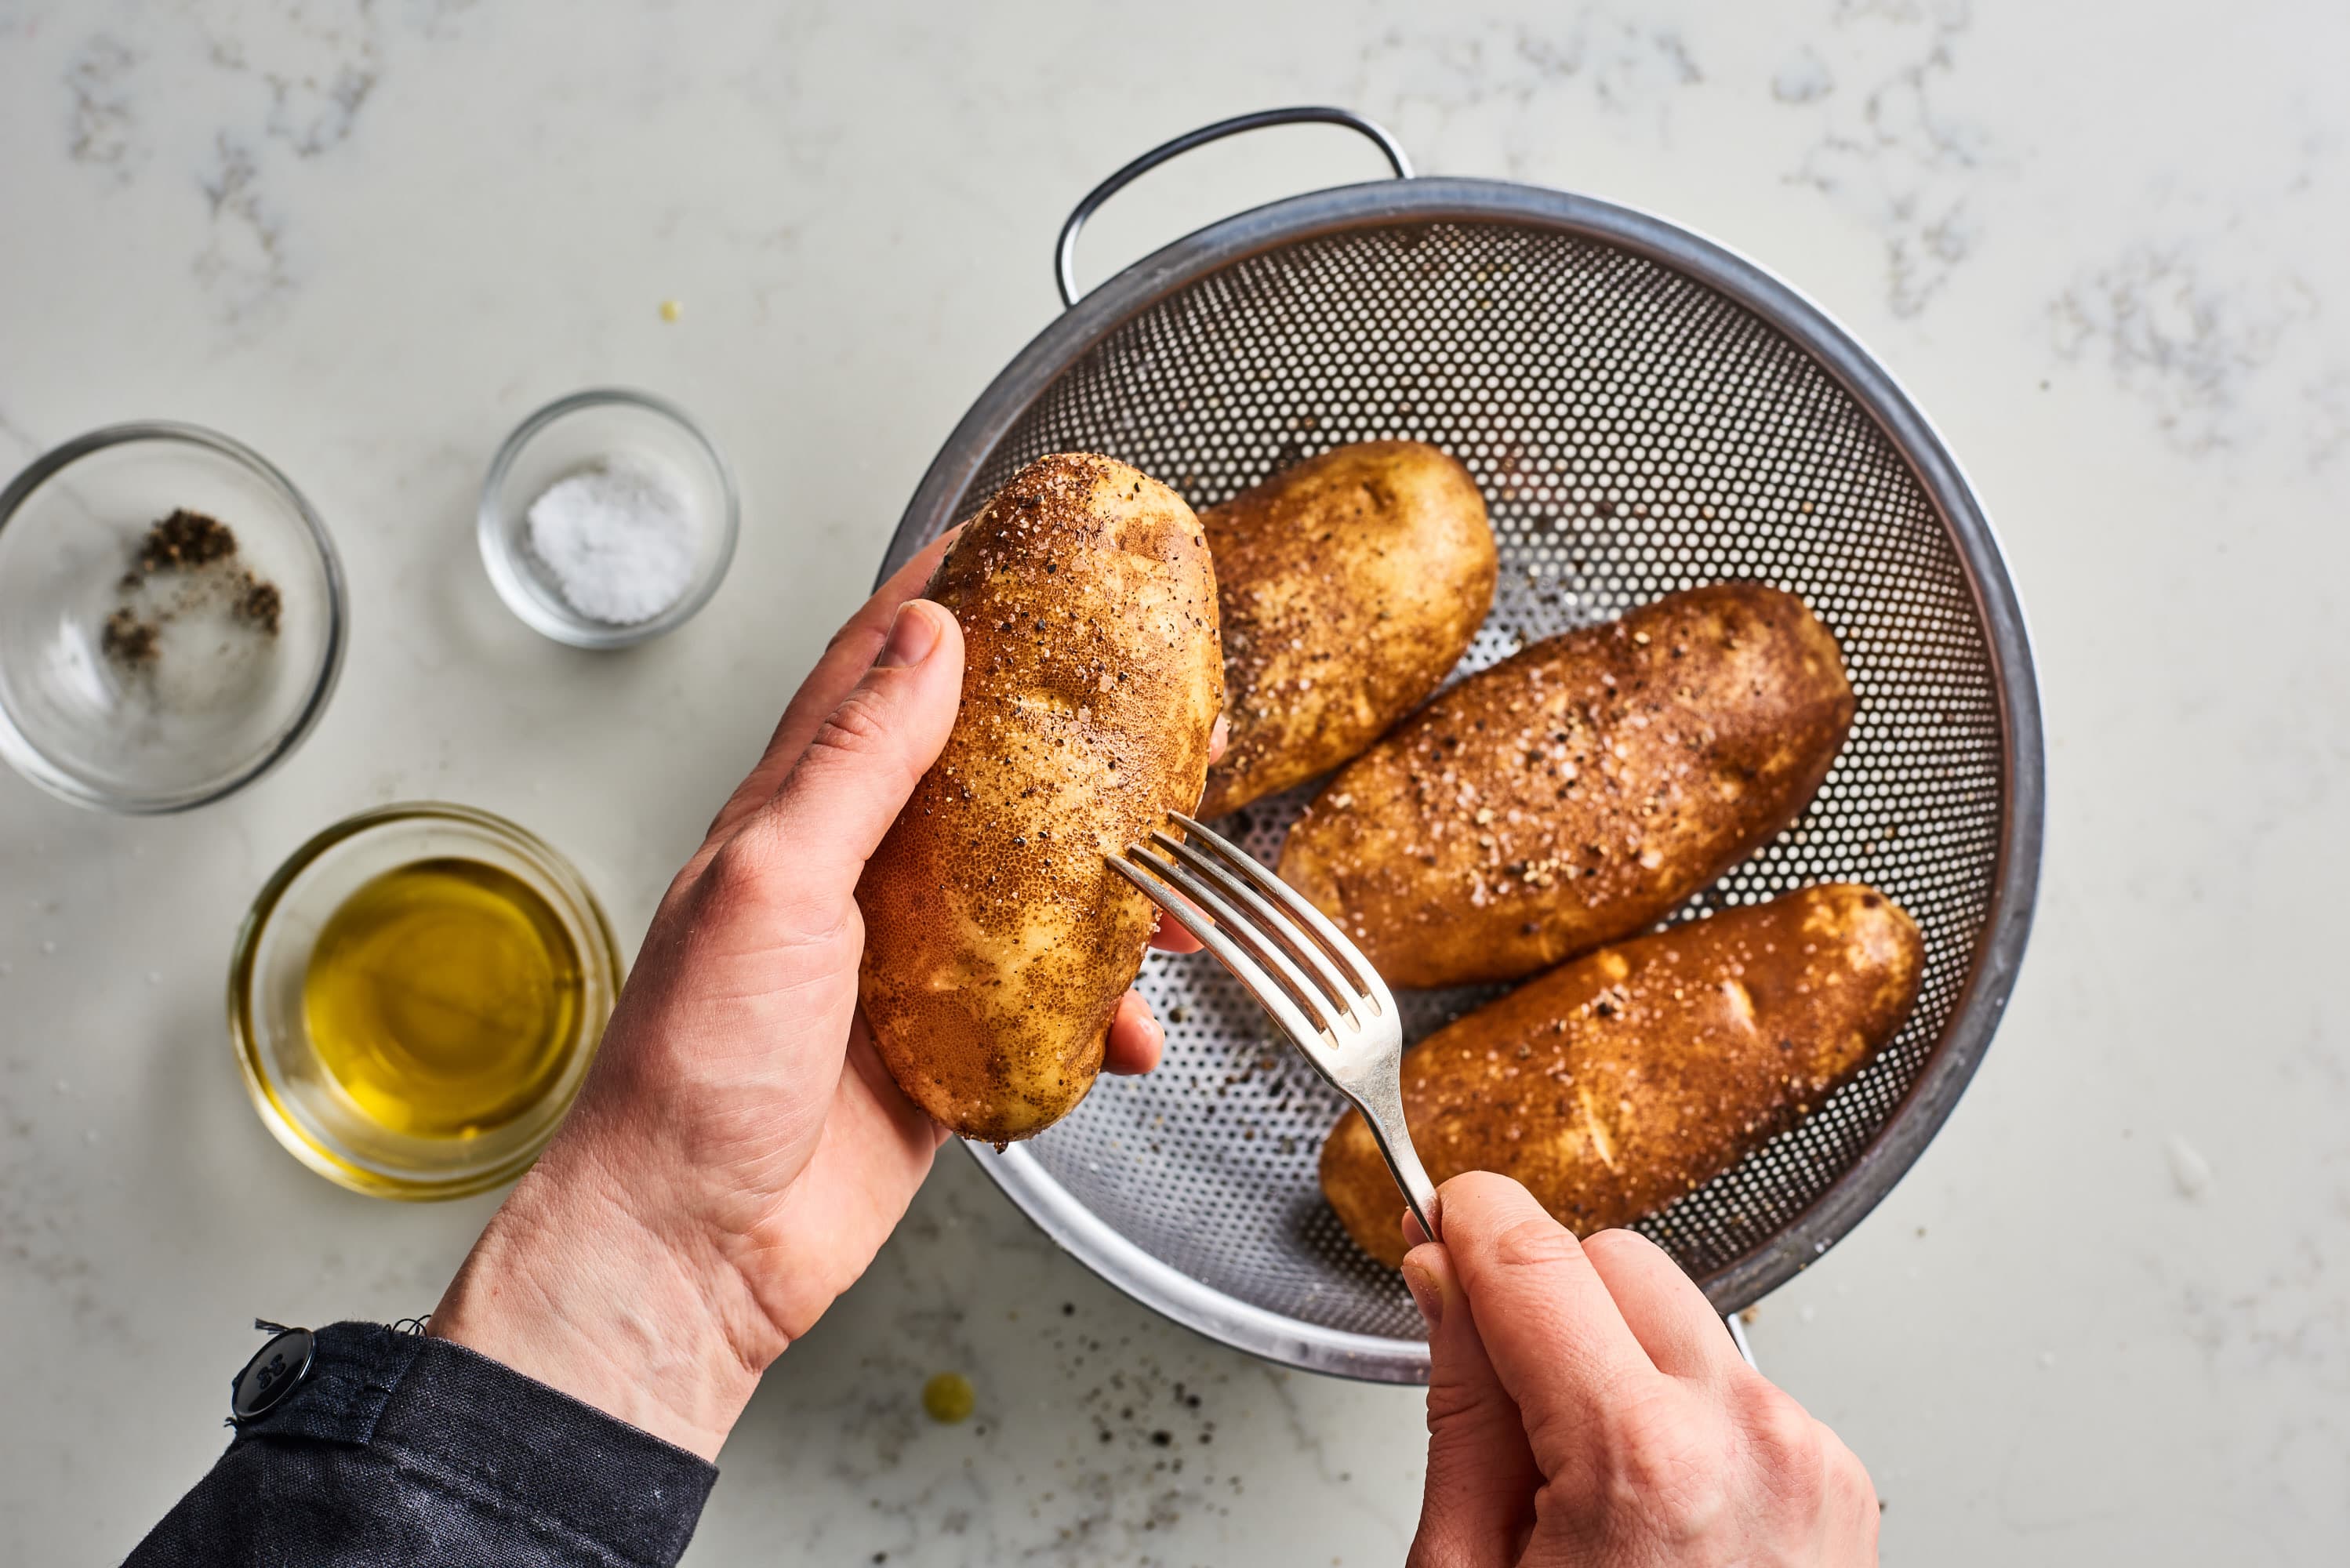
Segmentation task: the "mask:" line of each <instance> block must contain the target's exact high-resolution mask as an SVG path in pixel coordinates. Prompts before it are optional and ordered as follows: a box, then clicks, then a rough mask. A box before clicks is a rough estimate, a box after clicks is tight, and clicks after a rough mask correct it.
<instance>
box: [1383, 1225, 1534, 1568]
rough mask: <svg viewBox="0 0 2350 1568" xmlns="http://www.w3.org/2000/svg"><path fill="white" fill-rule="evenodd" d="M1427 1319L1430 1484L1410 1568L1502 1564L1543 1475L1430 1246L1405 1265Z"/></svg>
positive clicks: (1513, 1552)
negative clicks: (1535, 1465)
mask: <svg viewBox="0 0 2350 1568" xmlns="http://www.w3.org/2000/svg"><path fill="white" fill-rule="evenodd" d="M1403 1277H1404V1283H1406V1284H1407V1285H1409V1286H1410V1287H1411V1294H1412V1299H1413V1300H1414V1301H1416V1302H1418V1303H1419V1311H1420V1315H1421V1316H1422V1317H1424V1318H1426V1319H1427V1320H1428V1357H1429V1368H1428V1486H1427V1491H1426V1494H1425V1496H1424V1498H1423V1500H1422V1501H1421V1504H1420V1511H1419V1534H1418V1535H1417V1536H1416V1537H1414V1539H1413V1541H1412V1546H1411V1556H1410V1557H1409V1560H1408V1562H1409V1568H1489V1565H1490V1568H1507V1565H1508V1564H1511V1563H1515V1562H1517V1560H1518V1553H1519V1552H1520V1551H1521V1550H1522V1549H1523V1546H1524V1544H1525V1541H1526V1536H1527V1533H1528V1532H1530V1531H1531V1530H1532V1529H1533V1528H1534V1493H1535V1492H1536V1491H1538V1490H1540V1489H1541V1487H1542V1474H1541V1472H1540V1471H1539V1470H1538V1469H1535V1467H1534V1453H1533V1450H1532V1449H1529V1448H1528V1447H1527V1446H1526V1434H1525V1423H1524V1420H1523V1417H1521V1416H1520V1415H1519V1413H1518V1407H1517V1406H1516V1405H1515V1404H1514V1403H1513V1402H1512V1401H1511V1398H1510V1396H1509V1394H1508V1392H1507V1391H1506V1390H1504V1389H1503V1386H1502V1380H1501V1378H1500V1377H1498V1376H1495V1374H1494V1372H1493V1364H1492V1360H1491V1359H1490V1358H1488V1357H1487V1355H1486V1354H1485V1345H1484V1341H1483V1340H1482V1338H1480V1337H1479V1335H1478V1333H1477V1320H1476V1318H1475V1316H1474V1315H1473V1314H1471V1312H1470V1310H1469V1298H1468V1296H1467V1294H1466V1293H1464V1292H1463V1291H1462V1290H1461V1276H1460V1275H1459V1274H1458V1273H1456V1272H1454V1271H1453V1267H1452V1259H1451V1254H1449V1253H1448V1252H1446V1251H1445V1250H1444V1248H1443V1247H1442V1246H1440V1245H1439V1244H1437V1243H1435V1242H1422V1243H1421V1244H1420V1245H1419V1246H1417V1247H1414V1248H1413V1249H1412V1250H1411V1252H1410V1253H1409V1256H1407V1257H1406V1258H1405V1259H1404V1261H1403Z"/></svg>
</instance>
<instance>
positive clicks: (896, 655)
mask: <svg viewBox="0 0 2350 1568" xmlns="http://www.w3.org/2000/svg"><path fill="white" fill-rule="evenodd" d="M961 702H962V627H961V626H960V625H959V624H957V622H956V620H955V618H954V617H953V615H952V614H951V613H950V612H949V611H948V610H947V609H946V608H945V607H943V606H941V605H936V604H933V603H931V601H930V600H928V599H909V600H908V601H907V602H906V603H905V604H903V605H901V606H899V608H898V612H897V616H896V618H894V619H893V620H892V621H891V622H890V624H889V639H888V640H886V641H885V642H884V643H883V644H882V645H881V651H880V654H879V656H878V657H877V658H876V659H874V661H873V665H872V668H870V669H869V670H866V672H865V674H864V676H863V678H862V679H860V680H858V682H857V684H856V685H855V686H854V687H852V688H850V690H849V692H848V695H847V696H846V697H844V698H842V699H841V701H840V703H839V705H838V706H837V707H836V708H835V709H833V711H831V713H829V714H828V715H827V716H826V718H825V720H824V722H822V723H820V724H819V725H817V727H816V733H815V734H814V735H813V736H812V737H810V739H809V741H808V743H807V749H806V751H804V752H802V753H800V755H799V758H798V760H797V761H795V763H793V764H792V767H791V771H790V772H789V773H788V774H785V776H784V782H783V784H781V785H780V786H779V787H778V788H777V789H776V791H775V795H774V797H773V798H772V799H770V800H769V801H768V802H767V803H766V804H765V805H763V806H761V807H759V808H758V809H757V810H756V811H755V812H754V813H753V814H752V815H751V817H750V818H749V819H748V820H747V821H745V822H744V824H743V829H742V836H743V837H746V838H752V839H754V840H762V839H763V840H765V841H766V842H765V843H764V845H754V846H753V847H756V848H767V849H774V850H776V851H779V852H781V853H782V854H784V855H786V856H787V857H788V859H789V863H790V867H791V880H792V881H793V882H794V883H795V884H796V885H797V888H798V889H799V891H800V892H801V893H802V894H803V895H805V896H806V897H808V898H816V899H821V900H825V901H827V902H832V901H836V900H839V901H845V900H846V899H847V898H849V897H850V896H851V895H852V894H853V893H854V892H855V891H856V888H857V878H858V876H859V875H860V874H861V873H862V872H863V871H864V869H865V862H866V860H867V859H868V857H870V856H871V855H872V853H873V851H874V850H875V849H876V848H877V847H879V845H880V843H881V837H882V835H884V834H886V833H888V832H889V825H890V824H891V823H893V822H895V821H896V820H897V819H898V813H899V809H900V808H901V807H903V806H904V805H905V804H906V797H907V796H908V795H910V794H912V793H913V791H914V786H915V784H919V783H920V782H921V777H922V774H924V773H926V772H928V771H929V769H930V765H931V763H934V762H936V761H937V760H938V755H939V752H940V750H941V748H942V747H944V746H945V745H946V743H947V735H948V734H949V732H951V731H952V730H953V728H954V722H955V711H956V709H957V708H958V707H959V706H960V704H961ZM762 858H764V857H762Z"/></svg>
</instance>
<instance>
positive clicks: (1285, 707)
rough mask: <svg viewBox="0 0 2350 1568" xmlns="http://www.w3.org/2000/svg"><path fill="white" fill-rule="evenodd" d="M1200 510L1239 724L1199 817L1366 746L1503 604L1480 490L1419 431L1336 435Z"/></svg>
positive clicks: (1230, 707) (1229, 713)
mask: <svg viewBox="0 0 2350 1568" xmlns="http://www.w3.org/2000/svg"><path fill="white" fill-rule="evenodd" d="M1200 521H1201V524H1202V525H1203V527H1204V529H1205V531H1206V534H1207V538H1208V547H1209V549H1210V550H1211V551H1212V552H1213V553H1214V555H1215V557H1216V597H1217V602H1218V605H1219V607H1220V618H1221V620H1222V627H1223V638H1224V702H1225V716H1226V717H1227V718H1228V719H1229V720H1230V721H1231V723H1232V743H1231V747H1230V749H1229V750H1227V751H1226V752H1225V753H1224V755H1223V758H1222V761H1220V762H1218V763H1216V764H1215V765H1214V766H1213V767H1211V768H1210V769H1209V770H1208V794H1207V798H1206V800H1205V801H1203V802H1202V803H1201V808H1200V809H1201V814H1202V815H1207V816H1216V815H1222V814H1223V813H1225V812H1228V811H1232V810H1233V809H1235V808H1237V807H1239V806H1243V805H1247V804H1248V803H1249V802H1250V801H1253V800H1255V799H1256V798H1258V797H1259V796H1260V795H1267V794H1273V793H1274V791H1276V790H1284V789H1287V788H1288V787H1289V786H1290V785H1292V784H1301V783H1303V782H1304V781H1305V780H1306V779H1309V778H1312V777H1313V776H1314V775H1315V774H1321V773H1327V772H1328V771H1329V770H1330V769H1332V768H1334V767H1336V766H1337V765H1338V764H1339V763H1343V762H1346V761H1347V759H1349V758H1351V757H1353V756H1355V755H1357V753H1360V752H1361V751H1362V750H1363V749H1364V748H1365V747H1366V746H1368V745H1369V744H1370V743H1371V742H1373V741H1376V740H1378V738H1379V736H1380V735H1381V734H1382V733H1383V732H1385V731H1386V730H1387V728H1388V725H1390V724H1392V723H1394V722H1396V721H1397V720H1398V719H1400V718H1401V717H1403V715H1404V714H1406V713H1408V712H1409V711H1411V709H1412V707H1413V705H1414V704H1416V703H1417V702H1419V700H1420V699H1421V698H1423V697H1425V696H1427V695H1428V694H1429V693H1430V692H1431V691H1435V690H1436V688H1437V686H1438V685H1439V684H1440V682H1441V681H1442V680H1444V678H1445V676H1446V675H1448V674H1450V673H1451V670H1452V667H1453V665H1455V664H1456V663H1458V662H1459V661H1460V659H1461V654H1462V652H1464V651H1465V650H1466V649H1468V647H1469V640H1470V639H1471V638H1473V637H1475V636H1476V635H1477V628H1478V626H1479V625H1480V624H1481V623H1482V622H1483V620H1484V618H1485V612H1486V610H1487V609H1488V608H1490V607H1492V602H1493V573H1494V555H1493V533H1492V528H1491V527H1490V526H1489V525H1488V524H1487V523H1486V521H1485V500H1484V497H1483V496H1482V495H1480V494H1479V493H1477V485H1476V483H1475V482H1474V481H1473V480H1471V478H1470V477H1469V471H1468V470H1467V469H1465V468H1463V467H1461V464H1460V463H1459V462H1457V461H1455V460H1454V459H1453V458H1451V457H1450V456H1448V455H1446V454H1445V453H1444V452H1440V451H1438V450H1437V449H1436V448H1435V447H1432V446H1429V445H1426V444H1424V443H1423V442H1419V441H1362V442H1358V443H1357V444H1355V445H1351V446H1342V447H1337V448H1335V449H1334V450H1332V451H1330V452H1324V453H1322V454H1321V455H1320V456H1318V457H1313V458H1308V459H1307V460H1306V461H1305V462H1301V463H1298V464H1297V465H1296V466H1295V467H1294V468H1290V469H1286V470H1284V472H1281V473H1278V474H1276V475H1274V477H1273V478H1271V479H1269V480H1267V481H1265V482H1264V483H1263V484H1260V485H1257V486H1256V487H1255V488H1253V489H1252V490H1247V491H1243V493H1240V494H1239V495H1236V496H1234V497H1232V500H1230V501H1227V502H1225V503H1224V504H1222V506H1216V507H1211V509H1209V510H1208V511H1207V512H1205V513H1203V514H1201V518H1200Z"/></svg>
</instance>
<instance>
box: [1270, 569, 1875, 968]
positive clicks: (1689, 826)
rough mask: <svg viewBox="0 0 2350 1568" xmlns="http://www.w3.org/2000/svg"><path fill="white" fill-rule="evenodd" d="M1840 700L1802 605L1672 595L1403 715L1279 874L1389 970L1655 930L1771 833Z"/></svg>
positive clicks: (1818, 774)
mask: <svg viewBox="0 0 2350 1568" xmlns="http://www.w3.org/2000/svg"><path fill="white" fill-rule="evenodd" d="M1852 714H1853V699H1852V687H1851V685H1850V683H1849V682H1847V681H1846V679H1845V673H1844V664H1843V661H1842V659H1840V658H1839V657H1838V655H1837V651H1836V645H1835V638H1834V637H1832V636H1831V635H1829V632H1828V629H1827V628H1825V627H1824V626H1822V625H1821V624H1820V623H1819V621H1818V620H1817V619H1816V618H1814V616H1813V615H1812V613H1811V611H1810V610H1808V609H1806V608H1805V607H1804V603H1803V601H1802V600H1801V599H1798V598H1796V597H1794V595H1792V594H1785V593H1781V592H1780V591H1779V590H1778V589H1776V588H1772V587H1764V586H1763V585H1762V584H1760V583H1721V584H1718V585H1716V586H1714V587H1703V588H1695V589H1691V590H1690V591H1689V592H1687V593H1679V594H1672V595H1669V596H1668V597H1664V598H1661V599H1659V600H1657V601H1656V602H1655V603H1654V604H1650V605H1647V606H1644V607H1641V608H1639V609H1637V610H1634V611H1633V612H1632V613H1631V614H1630V615H1627V616H1626V617H1625V618H1623V619H1622V620H1619V621H1614V622H1611V623H1609V624H1607V625H1606V626H1595V627H1585V628H1581V629H1579V630H1575V631H1571V632H1568V633H1566V634H1565V635H1564V636H1560V637H1554V638H1551V639H1548V640H1546V641H1543V642H1538V643H1536V644H1534V646H1533V647H1531V648H1528V649H1524V650H1523V652H1520V653H1518V654H1516V655H1515V656H1514V657H1513V658H1510V659H1504V660H1503V662H1501V663H1500V664H1497V665H1495V666H1493V667H1492V669H1491V670H1483V671H1482V672H1480V673H1479V674H1476V675H1473V676H1471V677H1470V678H1469V679H1468V680H1463V681H1462V682H1461V684H1459V685H1458V686H1455V687H1454V688H1453V689H1452V690H1451V691H1448V692H1446V693H1445V694H1444V695H1442V696H1440V697H1439V698H1438V699H1436V701H1433V702H1430V704H1429V705H1428V706H1427V707H1426V708H1423V709H1422V710H1420V711H1419V712H1418V713H1416V714H1414V715H1413V716H1412V717H1410V718H1409V719H1407V720H1405V721H1404V722H1403V723H1402V724H1400V725H1399V726H1397V728H1396V729H1395V731H1394V732H1392V733H1390V734H1389V735H1388V737H1387V739H1385V740H1384V741H1381V742H1379V743H1378V745H1376V746H1374V747H1372V748H1371V750H1369V751H1368V752H1367V753H1364V754H1363V755H1362V756H1360V757H1358V758H1357V759H1356V761H1355V762H1353V763H1350V764H1349V765H1348V766H1347V768H1346V769H1345V770H1344V771H1343V772H1341V773H1340V774H1338V775H1337V776H1336V778H1334V779H1332V780H1331V781H1330V783H1329V784H1326V785H1325V786H1324V787H1323V790H1322V793H1321V794H1320V795H1319V796H1318V797H1317V798H1316V799H1315V802H1314V804H1313V805H1311V806H1309V807H1308V808H1307V809H1306V812H1305V815H1303V816H1301V817H1299V818H1298V820H1297V824H1296V826H1295V827H1294V828H1292V829H1291V831H1290V835H1289V841H1288V843H1287V844H1286V845H1285V846H1284V847H1283V850H1282V855H1281V875H1282V876H1283V877H1284V878H1285V879H1287V880H1288V881H1289V882H1290V883H1291V885H1293V886H1294V887H1295V888H1297V889H1298V890H1299V891H1301V892H1303V893H1304V894H1305V896H1306V897H1307V898H1311V899H1312V900H1313V901H1314V902H1315V904H1317V905H1319V906H1320V907H1321V908H1322V909H1324V910H1325V911H1326V912H1327V913H1328V914H1329V915H1330V916H1331V917H1332V918H1333V919H1336V921H1337V922H1338V923H1339V924H1340V925H1341V926H1342V927H1343V928H1344V929H1346V931H1347V934H1348V935H1350V936H1352V937H1353V938H1354V939H1355V940H1356V942H1357V944H1358V945H1360V946H1361V948H1362V950H1363V951H1364V954H1365V955H1366V956H1367V957H1368V958H1369V959H1370V961H1371V962H1372V963H1373V964H1374V965H1375V966H1377V968H1378V971H1379V972H1380V973H1381V974H1382V975H1384V976H1386V977H1387V979H1388V982H1389V983H1390V984H1393V985H1407V986H1436V985H1455V984H1460V983H1462V982H1465V981H1492V980H1515V979H1517V978H1518V977H1519V976H1521V975H1526V974H1532V973H1533V972H1534V971H1536V970H1540V969H1545V968H1547V967H1549V966H1550V965H1552V964H1554V963H1556V962H1557V961H1559V960H1561V959H1563V958H1565V957H1567V956H1568V955H1570V954H1573V953H1578V952H1584V951H1587V950H1590V949H1592V948H1594V947H1596V946H1598V945H1599V944H1600V943H1602V942H1608V941H1614V940H1616V939H1617V938H1618V937H1626V936H1629V935H1631V934H1632V933H1633V932H1635V931H1638V930H1639V929H1641V928H1642V927H1644V926H1648V925H1650V924H1652V923H1654V922H1655V921H1656V920H1658V919H1660V918H1662V917H1663V916H1664V915H1666V914H1667V913H1669V911H1670V910H1671V909H1673V907H1674V906H1675V905H1677V904H1679V902H1680V901H1681V900H1682V899H1684V898H1688V897H1689V896H1690V894H1692V893H1695V892H1696V891H1697V890H1698V889H1699V888H1703V887H1704V886H1705V885H1706V884H1707V883H1709V882H1711V881H1712V880H1713V879H1714V878H1715V877H1719V876H1721V873H1722V872H1723V871H1724V870H1726V869H1728V868H1729V867H1731V866H1732V865H1734V864H1735V863H1736V862H1738V861H1739V860H1741V859H1742V858H1744V857H1746V856H1747V855H1749V854H1751V853H1752V852H1753V851H1754V849H1756V848H1757V847H1758V846H1761V845H1763V844H1764V843H1766V842H1767V841H1768V840H1769V839H1770V838H1771V837H1772V836H1773V835H1774V834H1776V833H1777V832H1778V831H1779V830H1780V829H1781V828H1783V827H1784V826H1787V825H1788V824H1789V823H1790V822H1792V821H1794V819H1795V817H1796V816H1797V815H1799V814H1800V813H1801V812H1802V811H1803V809H1804V803H1805V802H1807V801H1809V800H1810V799H1811V797H1812V794H1813V792H1814V790H1816V789H1818V788H1819V784H1820V780H1821V779H1822V778H1824V777H1825V775H1826V774H1827V770H1828V764H1829V763H1832V762H1834V761H1835V754H1836V751H1837V749H1838V748H1839V747H1841V746H1842V745H1843V744H1844V738H1845V734H1846V732H1847V731H1848V730H1849V729H1850V728H1851V727H1852Z"/></svg>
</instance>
